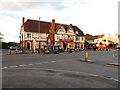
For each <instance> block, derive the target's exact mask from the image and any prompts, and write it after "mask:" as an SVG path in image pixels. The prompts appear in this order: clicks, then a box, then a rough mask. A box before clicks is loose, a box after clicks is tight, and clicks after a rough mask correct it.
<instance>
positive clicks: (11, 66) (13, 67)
mask: <svg viewBox="0 0 120 90" xmlns="http://www.w3.org/2000/svg"><path fill="white" fill-rule="evenodd" d="M9 67H10V68H15V67H18V66H16V65H14V66H9Z"/></svg>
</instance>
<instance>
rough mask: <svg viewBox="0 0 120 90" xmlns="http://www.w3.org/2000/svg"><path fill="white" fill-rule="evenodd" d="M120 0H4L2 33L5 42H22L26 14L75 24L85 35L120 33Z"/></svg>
mask: <svg viewBox="0 0 120 90" xmlns="http://www.w3.org/2000/svg"><path fill="white" fill-rule="evenodd" d="M119 1H120V0H1V1H0V32H1V33H2V34H3V35H4V39H3V41H5V42H19V41H20V40H19V35H20V28H21V25H22V17H25V21H26V20H27V19H34V20H39V17H41V18H40V20H41V21H48V22H51V20H52V19H55V22H56V23H62V24H73V25H75V26H77V27H79V28H80V29H81V30H82V31H83V33H84V34H86V33H89V34H91V35H100V34H115V33H118V2H119Z"/></svg>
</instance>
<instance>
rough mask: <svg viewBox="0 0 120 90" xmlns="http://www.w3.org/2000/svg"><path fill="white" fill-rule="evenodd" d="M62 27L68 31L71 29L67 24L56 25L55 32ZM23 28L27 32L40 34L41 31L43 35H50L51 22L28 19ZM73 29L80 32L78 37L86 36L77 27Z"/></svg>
mask: <svg viewBox="0 0 120 90" xmlns="http://www.w3.org/2000/svg"><path fill="white" fill-rule="evenodd" d="M60 25H62V26H63V27H64V28H65V30H66V31H67V29H68V28H69V25H67V24H60V23H55V31H56V30H57V29H58V28H59V26H60ZM22 26H24V31H25V32H36V33H38V32H39V31H40V32H41V33H49V29H50V27H51V22H46V21H39V20H32V19H28V20H27V21H26V22H25V23H24V24H23V25H22ZM72 28H73V29H74V31H78V32H79V33H78V35H84V34H83V32H82V31H81V30H80V29H79V28H78V27H77V26H72Z"/></svg>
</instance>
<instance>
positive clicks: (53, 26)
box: [52, 19, 55, 31]
mask: <svg viewBox="0 0 120 90" xmlns="http://www.w3.org/2000/svg"><path fill="white" fill-rule="evenodd" d="M52 31H55V19H52Z"/></svg>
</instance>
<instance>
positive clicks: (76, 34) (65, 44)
mask: <svg viewBox="0 0 120 90" xmlns="http://www.w3.org/2000/svg"><path fill="white" fill-rule="evenodd" d="M84 43H85V36H84V33H83V32H82V31H81V30H80V29H79V28H78V27H77V26H74V25H72V24H70V25H67V24H60V23H55V19H52V22H46V21H39V20H32V19H28V20H27V21H26V22H25V18H24V17H23V18H22V26H21V30H20V46H21V48H25V49H29V50H32V49H33V48H36V49H37V48H43V45H60V48H63V49H69V48H72V49H79V48H84Z"/></svg>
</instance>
